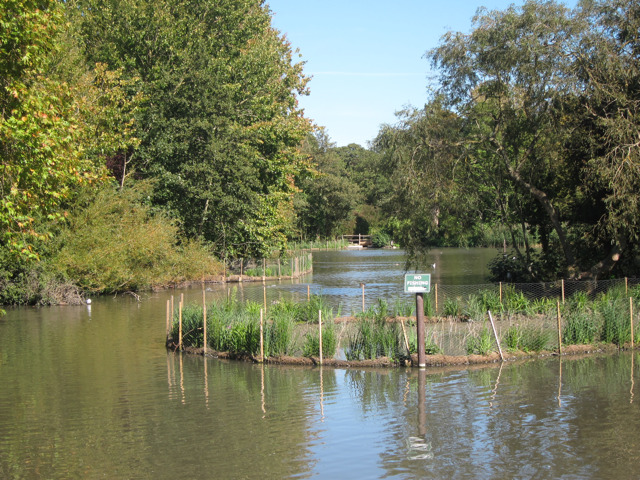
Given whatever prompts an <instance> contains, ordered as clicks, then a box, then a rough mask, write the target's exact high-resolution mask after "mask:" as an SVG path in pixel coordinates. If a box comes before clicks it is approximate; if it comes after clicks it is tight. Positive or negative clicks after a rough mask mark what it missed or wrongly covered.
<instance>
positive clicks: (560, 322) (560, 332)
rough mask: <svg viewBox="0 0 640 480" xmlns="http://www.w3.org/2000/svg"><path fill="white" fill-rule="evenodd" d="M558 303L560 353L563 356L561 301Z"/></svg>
mask: <svg viewBox="0 0 640 480" xmlns="http://www.w3.org/2000/svg"><path fill="white" fill-rule="evenodd" d="M557 303H558V353H559V354H560V355H562V319H561V318H560V301H557Z"/></svg>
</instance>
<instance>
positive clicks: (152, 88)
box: [0, 0, 640, 304]
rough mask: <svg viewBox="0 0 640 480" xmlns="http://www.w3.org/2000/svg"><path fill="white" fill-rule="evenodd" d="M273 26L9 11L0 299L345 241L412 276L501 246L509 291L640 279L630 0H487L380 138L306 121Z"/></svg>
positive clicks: (86, 1) (210, 6) (181, 272)
mask: <svg viewBox="0 0 640 480" xmlns="http://www.w3.org/2000/svg"><path fill="white" fill-rule="evenodd" d="M271 14H272V13H271V11H270V9H269V6H268V2H263V1H260V0H200V1H195V2H194V1H185V0H136V1H132V0H66V1H56V0H4V1H3V2H2V4H1V5H0V86H1V88H0V115H1V119H0V155H1V157H2V163H1V165H0V190H1V192H0V193H1V195H0V303H2V304H49V303H61V302H72V301H74V300H75V301H79V300H80V299H81V298H82V296H83V295H85V294H87V293H112V292H125V291H136V290H140V289H144V288H149V287H150V286H154V285H167V284H170V283H174V282H180V281H188V280H195V279H202V278H203V277H204V278H212V277H214V276H216V275H219V274H221V272H222V271H223V269H224V266H223V262H224V261H226V260H228V259H239V258H264V257H270V256H274V255H276V256H277V255H281V254H285V252H286V250H287V248H288V245H289V244H290V243H291V242H292V241H298V242H299V241H301V240H302V241H304V240H307V239H325V238H333V237H335V236H339V235H341V234H353V233H356V234H357V233H362V234H371V235H372V236H373V242H374V244H375V245H376V246H385V245H387V244H389V243H390V242H391V241H394V243H396V244H399V245H401V246H402V247H403V248H405V250H406V251H407V254H408V259H409V261H410V262H414V263H419V262H420V261H421V258H422V257H423V256H424V254H425V253H426V252H427V251H428V249H429V248H430V247H432V246H434V245H438V246H492V247H499V248H500V250H501V251H502V250H503V249H504V254H502V253H501V254H500V255H498V256H497V257H496V260H495V261H494V262H493V263H492V265H491V268H490V269H491V272H492V275H493V279H494V280H506V279H507V277H506V275H507V272H508V273H509V279H511V280H512V281H520V282H522V281H539V280H550V279H555V278H560V277H563V278H608V277H612V276H614V277H615V276H617V277H624V276H635V275H636V274H637V273H638V271H639V270H640V242H639V240H640V239H639V238H638V237H639V234H640V133H639V132H640V4H638V2H637V1H632V0H608V1H594V0H582V1H580V2H579V3H578V5H577V7H576V8H575V9H568V8H566V7H565V6H563V5H562V4H560V3H555V2H552V1H548V2H546V1H545V2H543V1H527V2H525V3H524V4H523V5H522V6H512V7H510V8H508V9H507V10H504V11H488V10H485V9H480V10H479V11H478V13H477V15H476V17H475V18H474V19H473V24H472V28H471V30H470V33H467V34H463V33H457V32H450V33H448V34H446V35H445V36H443V37H442V39H441V42H440V44H439V46H437V47H436V48H434V49H432V50H429V51H427V52H426V55H425V56H426V59H427V60H428V61H430V62H431V65H432V67H433V68H434V71H435V72H436V73H437V80H436V81H434V82H433V83H430V84H428V85H427V84H426V83H427V81H426V80H425V91H427V87H428V91H429V92H430V93H429V94H428V95H427V94H425V105H424V106H423V107H421V108H417V107H416V108H414V107H409V108H406V109H405V110H403V111H401V112H399V113H398V114H397V123H396V124H394V125H383V126H381V129H380V131H379V134H378V135H377V137H376V138H375V139H372V140H371V142H370V143H369V145H367V146H366V147H363V146H360V145H355V144H352V145H349V146H346V147H336V146H335V144H333V143H332V142H331V139H330V138H329V136H328V135H327V133H326V132H325V131H324V129H322V128H321V127H318V126H316V125H314V123H313V120H312V119H308V118H306V117H305V116H304V112H303V111H302V110H301V109H300V108H299V107H298V97H299V96H300V95H306V94H308V93H309V92H308V90H307V82H308V77H307V76H306V75H305V73H304V70H303V67H304V63H303V62H301V61H300V60H299V57H298V55H297V52H296V51H295V49H294V46H291V45H290V44H289V43H288V42H287V40H286V38H285V36H284V35H283V33H282V32H279V31H277V30H275V29H274V28H273V26H272V25H271ZM425 48H427V46H425ZM427 66H428V64H427V63H425V72H426V71H427ZM425 76H426V74H425ZM399 107H400V106H399Z"/></svg>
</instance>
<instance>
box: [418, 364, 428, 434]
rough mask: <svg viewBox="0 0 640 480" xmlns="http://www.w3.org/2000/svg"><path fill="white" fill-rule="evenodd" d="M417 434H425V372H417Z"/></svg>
mask: <svg viewBox="0 0 640 480" xmlns="http://www.w3.org/2000/svg"><path fill="white" fill-rule="evenodd" d="M418 434H419V435H420V437H421V438H424V436H425V435H426V434H427V371H426V370H418Z"/></svg>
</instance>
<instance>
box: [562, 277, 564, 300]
mask: <svg viewBox="0 0 640 480" xmlns="http://www.w3.org/2000/svg"><path fill="white" fill-rule="evenodd" d="M562 304H563V305H564V278H563V279H562Z"/></svg>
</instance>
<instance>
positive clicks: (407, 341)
mask: <svg viewBox="0 0 640 480" xmlns="http://www.w3.org/2000/svg"><path fill="white" fill-rule="evenodd" d="M400 325H402V335H404V345H405V347H407V355H409V357H411V346H410V345H409V338H407V331H406V330H405V328H404V319H403V318H401V319H400Z"/></svg>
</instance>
